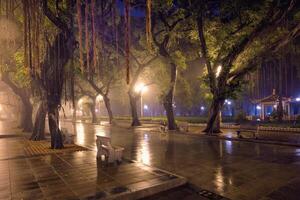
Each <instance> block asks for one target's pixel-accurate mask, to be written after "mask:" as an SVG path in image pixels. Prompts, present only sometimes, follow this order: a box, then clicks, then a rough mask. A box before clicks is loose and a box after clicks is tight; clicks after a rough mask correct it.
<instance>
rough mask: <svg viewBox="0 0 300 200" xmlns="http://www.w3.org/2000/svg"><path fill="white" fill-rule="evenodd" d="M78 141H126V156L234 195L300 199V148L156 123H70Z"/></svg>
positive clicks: (123, 143) (240, 198)
mask: <svg viewBox="0 0 300 200" xmlns="http://www.w3.org/2000/svg"><path fill="white" fill-rule="evenodd" d="M62 126H63V127H67V128H68V129H69V130H70V131H71V132H74V133H76V134H77V139H76V140H77V141H76V142H77V143H78V144H80V145H84V146H87V147H89V148H92V149H93V148H95V134H102V135H108V136H111V137H112V142H113V143H114V144H116V145H119V146H123V147H125V149H126V150H125V156H126V157H127V158H129V159H135V160H138V161H141V162H143V163H145V164H147V165H151V166H155V167H158V168H162V169H165V170H168V171H171V172H173V173H176V174H179V175H182V176H184V177H186V178H188V180H189V181H190V182H191V183H192V184H194V185H196V186H197V187H199V188H203V189H206V190H208V191H213V192H215V193H217V194H220V195H223V196H225V197H227V198H230V199H238V200H243V199H249V200H250V199H251V200H253V199H299V196H300V192H299V191H300V149H299V148H295V147H288V146H280V145H269V144H259V143H250V142H239V141H229V140H220V139H218V138H212V137H207V136H191V135H183V134H176V133H175V134H169V135H165V134H164V135H162V134H159V133H158V132H154V131H152V129H151V128H136V129H131V128H119V127H105V126H99V125H91V124H83V123H76V124H75V125H72V123H64V124H62Z"/></svg>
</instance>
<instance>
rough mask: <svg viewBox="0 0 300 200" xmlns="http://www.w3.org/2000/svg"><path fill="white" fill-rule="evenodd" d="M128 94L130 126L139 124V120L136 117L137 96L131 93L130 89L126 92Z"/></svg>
mask: <svg viewBox="0 0 300 200" xmlns="http://www.w3.org/2000/svg"><path fill="white" fill-rule="evenodd" d="M128 95H129V102H130V108H131V117H132V122H131V126H141V122H140V120H139V117H138V112H137V106H136V101H137V98H136V96H134V95H133V94H132V92H131V91H129V92H128Z"/></svg>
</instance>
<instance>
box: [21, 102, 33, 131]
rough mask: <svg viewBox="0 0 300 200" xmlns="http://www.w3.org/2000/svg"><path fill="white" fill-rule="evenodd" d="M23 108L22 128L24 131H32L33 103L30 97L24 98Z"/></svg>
mask: <svg viewBox="0 0 300 200" xmlns="http://www.w3.org/2000/svg"><path fill="white" fill-rule="evenodd" d="M22 103H23V110H22V113H21V128H22V130H23V131H24V132H31V131H32V128H33V125H32V110H33V108H32V105H31V103H30V101H29V99H22Z"/></svg>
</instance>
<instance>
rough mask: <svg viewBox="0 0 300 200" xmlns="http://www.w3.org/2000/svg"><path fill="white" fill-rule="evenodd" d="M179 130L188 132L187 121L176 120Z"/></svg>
mask: <svg viewBox="0 0 300 200" xmlns="http://www.w3.org/2000/svg"><path fill="white" fill-rule="evenodd" d="M178 128H179V131H183V132H189V123H188V122H178Z"/></svg>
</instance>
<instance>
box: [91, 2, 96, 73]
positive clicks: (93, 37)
mask: <svg viewBox="0 0 300 200" xmlns="http://www.w3.org/2000/svg"><path fill="white" fill-rule="evenodd" d="M91 4H92V39H93V47H92V50H93V65H92V69H91V70H92V73H93V72H94V71H95V67H96V65H97V54H96V34H95V0H92V2H91Z"/></svg>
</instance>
